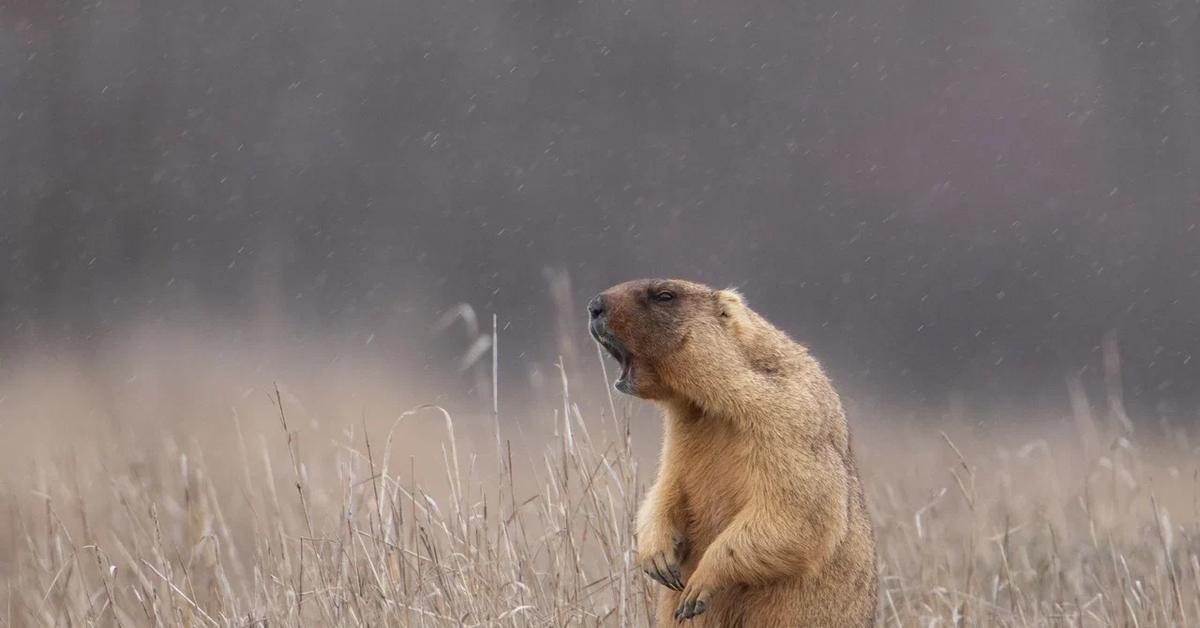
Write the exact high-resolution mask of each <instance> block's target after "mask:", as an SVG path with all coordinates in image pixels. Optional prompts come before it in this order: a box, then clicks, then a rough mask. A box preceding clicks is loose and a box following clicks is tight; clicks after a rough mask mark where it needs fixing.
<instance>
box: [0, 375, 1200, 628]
mask: <svg viewBox="0 0 1200 628" xmlns="http://www.w3.org/2000/svg"><path fill="white" fill-rule="evenodd" d="M268 382H269V379H268ZM572 383H573V384H574V382H572ZM268 385H269V384H268ZM263 392H264V391H262V390H261V389H259V390H257V391H256V392H255V398H256V399H258V400H259V402H261V403H260V404H259V405H258V406H255V408H253V409H251V410H250V411H246V410H243V411H242V412H239V413H237V414H236V415H234V416H229V415H228V413H226V415H224V416H214V417H211V418H210V419H209V420H208V422H207V425H206V426H205V430H200V429H198V428H197V427H196V425H195V423H193V422H184V423H182V424H180V423H179V422H170V421H158V422H154V423H150V422H145V423H139V424H138V425H139V427H138V428H136V429H125V428H122V427H120V424H117V425H116V426H115V427H112V428H106V427H103V426H100V427H93V428H92V430H91V432H90V433H88V434H87V435H86V442H83V443H81V442H79V441H78V440H77V439H72V438H71V437H70V435H69V434H66V433H59V434H57V435H56V436H57V438H50V439H48V442H49V443H50V444H51V445H53V444H54V443H55V442H60V443H67V444H68V445H63V446H62V447H60V448H58V450H57V451H55V450H53V449H47V450H42V449H36V450H35V449H26V450H24V451H20V452H17V451H12V452H9V455H8V458H9V460H10V461H12V460H17V459H19V460H23V461H24V462H23V463H22V464H21V465H10V466H11V467H12V468H11V469H10V470H9V471H8V472H7V473H6V475H5V477H4V480H3V484H0V505H2V506H3V508H4V509H5V511H6V513H7V517H6V519H7V523H6V524H0V577H3V578H4V585H3V587H0V626H3V627H5V628H24V627H27V626H28V627H32V626H90V625H99V626H125V627H130V626H146V625H170V626H188V627H197V628H198V627H203V626H263V627H264V628H265V627H267V626H271V627H275V626H299V625H309V626H312V625H319V626H383V625H389V626H394V625H402V626H599V625H604V626H609V625H611V626H646V625H648V620H647V615H648V613H647V611H648V600H649V596H650V595H651V594H652V593H653V587H652V585H651V583H650V581H649V580H648V579H647V578H645V577H643V576H642V575H641V574H640V572H639V571H638V570H637V569H636V568H635V567H634V566H633V564H632V554H631V551H630V550H631V548H632V547H633V545H634V538H633V528H632V523H631V513H632V512H633V511H634V509H635V508H636V506H637V504H638V501H639V498H640V496H641V494H642V491H643V490H644V488H645V486H646V485H647V484H648V482H650V481H651V480H652V477H653V462H652V461H653V457H652V456H653V453H654V451H655V449H656V448H657V439H656V437H655V436H656V432H655V431H654V430H656V429H657V426H656V424H655V423H654V422H652V421H649V420H647V418H648V417H649V416H650V414H649V412H647V411H646V410H644V409H641V410H638V411H637V412H640V413H641V416H633V417H631V416H630V411H629V410H628V409H626V408H623V407H621V406H620V405H618V404H620V403H622V402H621V400H619V399H618V400H615V401H614V402H611V403H610V402H609V401H608V400H607V399H605V398H603V397H601V401H600V402H599V403H595V404H583V405H584V407H583V408H579V407H576V406H575V405H573V404H572V402H571V398H570V396H569V395H566V394H564V395H563V396H562V401H561V406H560V410H559V411H558V412H557V413H554V414H553V415H552V416H537V417H522V418H521V420H520V421H519V422H517V423H506V424H505V427H504V430H503V432H504V433H503V436H502V438H503V440H502V441H500V442H499V443H497V442H496V438H495V436H494V434H495V427H494V426H493V424H491V423H490V417H487V416H486V415H485V417H484V418H483V419H482V420H480V419H477V418H472V419H470V420H466V419H464V420H462V421H460V422H459V423H455V420H454V417H451V416H450V415H449V414H448V413H445V412H443V411H441V410H440V409H439V408H437V407H423V408H419V409H417V410H414V411H412V413H408V414H404V415H402V416H401V417H400V418H399V419H397V420H394V421H389V422H388V423H387V424H382V425H381V424H378V423H373V422H371V421H367V420H363V419H355V418H353V417H346V418H345V419H344V420H339V421H337V423H338V425H337V429H338V431H337V432H335V433H332V434H330V433H328V432H326V431H323V430H328V429H329V426H328V425H326V426H325V427H324V428H317V427H314V426H313V424H311V422H310V421H307V420H304V421H302V420H300V419H299V418H297V417H299V416H301V409H300V408H302V406H301V405H300V404H299V402H298V401H289V400H288V397H287V396H286V395H284V394H281V393H278V392H277V391H275V390H274V389H269V390H268V391H266V392H269V395H265V394H262V393H263ZM1076 400H1077V402H1080V403H1079V405H1077V409H1076V413H1075V416H1073V417H1065V418H1063V419H1062V420H1060V421H1039V422H1036V423H1032V422H1026V423H1027V425H1025V427H1022V428H1014V427H1012V423H1011V422H1007V421H1006V422H1004V425H1006V426H1007V427H1002V428H995V429H991V428H988V427H985V426H981V425H979V424H967V423H965V422H963V421H961V420H950V421H943V422H942V423H941V424H939V425H932V424H923V423H920V422H913V421H900V420H898V419H897V420H896V421H895V422H893V423H888V422H885V421H871V420H867V419H859V420H858V422H857V423H856V439H857V442H856V446H857V447H858V449H859V451H860V454H859V455H860V457H861V460H860V463H861V466H862V467H863V470H864V473H865V474H866V476H867V477H866V479H867V482H868V485H869V487H870V495H869V497H870V501H871V505H872V508H873V511H874V518H875V522H876V524H877V528H878V535H879V541H880V563H881V570H882V573H883V574H884V588H885V591H884V595H883V600H882V602H881V606H880V612H879V616H880V625H881V626H912V627H920V628H927V627H932V626H960V625H961V626H1014V627H1020V628H1026V627H1035V626H1036V627H1042V626H1089V627H1091V626H1095V627H1100V626H1105V627H1107V626H1133V627H1139V628H1151V627H1165V626H1196V625H1200V623H1198V620H1200V559H1198V555H1200V542H1198V541H1197V535H1198V534H1200V516H1198V514H1197V505H1196V476H1197V467H1196V460H1197V458H1196V455H1195V452H1194V451H1193V450H1192V447H1191V445H1190V444H1189V443H1188V441H1187V439H1186V436H1185V435H1184V434H1183V433H1182V432H1181V431H1179V430H1170V429H1166V428H1163V429H1158V430H1156V432H1157V433H1156V434H1154V435H1153V436H1151V435H1147V434H1143V433H1142V432H1138V433H1137V434H1127V433H1120V434H1118V433H1117V432H1115V431H1113V429H1112V428H1110V429H1105V428H1101V427H1099V426H1098V425H1097V422H1096V421H1094V420H1093V419H1092V417H1091V415H1090V411H1089V409H1088V408H1087V406H1086V404H1085V403H1083V402H1082V400H1080V399H1078V398H1077V399H1076ZM2 408H3V406H0V409H2ZM884 418H887V417H884ZM6 420H8V421H12V420H14V419H13V417H11V416H9V417H8V418H7V419H6ZM327 423H328V421H327ZM468 424H469V425H468ZM537 425H541V426H543V427H542V429H538V428H537V427H536V426H537ZM189 426H190V427H189ZM435 428H436V429H437V430H438V432H439V434H437V435H436V436H435V435H433V434H432V433H431V432H430V430H431V429H435ZM1140 429H1144V428H1140ZM466 432H472V433H473V435H472V436H471V439H472V442H473V444H468V443H467V436H466ZM535 432H536V433H537V437H536V438H535V436H534V433H535ZM72 443H73V444H72ZM9 444H10V445H12V444H13V443H9ZM20 446H22V447H23V445H20ZM497 450H499V451H498V452H497ZM401 452H405V453H407V455H405V453H401ZM18 453H20V454H21V455H19V456H18ZM497 453H499V455H497ZM435 467H436V468H437V469H439V471H438V472H437V473H436V474H435V473H433V472H431V471H430V469H431V468H435Z"/></svg>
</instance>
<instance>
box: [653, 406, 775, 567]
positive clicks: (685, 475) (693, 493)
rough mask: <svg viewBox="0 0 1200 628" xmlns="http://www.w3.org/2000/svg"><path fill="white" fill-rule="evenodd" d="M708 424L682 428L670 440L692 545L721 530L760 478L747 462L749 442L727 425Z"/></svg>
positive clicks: (747, 497)
mask: <svg viewBox="0 0 1200 628" xmlns="http://www.w3.org/2000/svg"><path fill="white" fill-rule="evenodd" d="M710 427H711V429H691V430H683V431H682V432H683V433H680V434H678V435H677V436H678V437H677V439H676V440H675V442H674V443H673V445H674V447H673V449H674V451H673V452H672V454H673V455H672V458H673V459H674V460H673V462H674V463H675V464H677V465H679V466H678V467H677V468H678V469H679V470H680V474H679V476H680V479H681V484H682V488H683V491H684V495H685V500H684V501H685V503H686V504H687V510H688V522H689V525H688V531H687V535H688V537H689V541H691V542H692V544H693V545H703V546H706V545H708V543H710V542H711V541H712V539H713V538H715V537H716V535H717V534H719V533H720V532H721V530H724V529H725V527H726V526H728V525H729V523H730V522H731V521H732V520H733V518H734V516H736V515H737V514H738V513H739V512H741V510H742V508H744V507H745V506H746V503H747V502H748V501H749V496H750V494H751V493H752V491H753V489H754V483H755V482H756V481H760V480H759V479H758V478H756V477H755V474H754V472H753V471H752V470H751V468H750V466H749V462H750V455H749V454H750V447H749V444H748V443H746V442H744V440H743V439H742V438H740V437H739V435H738V434H737V433H736V432H734V431H733V430H732V429H731V428H728V427H725V426H720V425H713V426H710Z"/></svg>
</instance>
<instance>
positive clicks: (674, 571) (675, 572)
mask: <svg viewBox="0 0 1200 628" xmlns="http://www.w3.org/2000/svg"><path fill="white" fill-rule="evenodd" d="M683 550H684V542H683V539H682V538H680V537H679V536H678V535H676V536H674V537H672V539H671V545H670V547H668V548H667V549H653V547H651V548H648V549H647V551H645V552H639V560H640V562H641V563H642V570H643V571H645V572H646V575H648V576H650V577H651V578H653V579H654V580H656V581H658V583H659V584H662V585H663V586H665V587H667V588H669V589H674V590H675V591H683V576H682V575H681V574H680V571H679V564H680V563H681V562H682V561H683V558H684V551H683Z"/></svg>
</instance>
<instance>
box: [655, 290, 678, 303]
mask: <svg viewBox="0 0 1200 628" xmlns="http://www.w3.org/2000/svg"><path fill="white" fill-rule="evenodd" d="M653 298H654V300H655V301H658V302H659V303H666V302H667V301H670V300H671V299H674V298H675V295H674V294H673V293H671V292H668V291H666V290H663V291H662V292H655V293H654V297H653Z"/></svg>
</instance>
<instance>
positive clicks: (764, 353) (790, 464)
mask: <svg viewBox="0 0 1200 628" xmlns="http://www.w3.org/2000/svg"><path fill="white" fill-rule="evenodd" d="M589 311H590V314H591V332H592V335H593V337H595V338H596V339H597V341H599V342H600V343H601V344H602V345H603V346H605V348H607V349H608V350H609V353H610V354H612V355H613V357H615V358H617V359H618V360H619V361H621V363H622V365H623V372H622V376H621V379H620V380H618V382H617V388H618V389H619V390H621V391H622V392H626V393H628V394H633V395H635V396H638V397H641V398H643V399H649V400H653V401H655V402H657V403H659V404H660V405H661V406H662V407H663V408H664V409H665V411H666V412H665V426H664V438H663V448H662V457H661V460H660V463H659V473H658V479H657V481H656V482H655V484H654V486H653V487H652V488H651V489H650V492H649V495H648V496H647V498H646V501H645V503H644V504H643V505H642V507H641V510H640V511H639V512H638V527H637V545H638V558H639V560H640V561H641V563H642V567H643V568H644V569H645V570H646V572H647V573H648V574H650V575H651V577H653V578H654V579H655V580H657V581H658V582H659V583H660V584H661V585H662V586H661V588H660V592H659V597H658V608H657V625H658V626H660V627H661V626H668V625H673V624H675V623H676V622H677V621H687V622H689V623H690V624H691V625H692V626H693V627H695V628H717V627H720V628H730V627H734V626H737V627H745V628H758V627H761V628H775V627H778V628H787V627H797V628H799V627H804V628H872V627H873V626H874V625H875V616H876V609H877V603H878V597H879V593H878V590H879V577H878V572H877V569H876V559H875V541H874V534H873V530H872V526H871V521H870V518H869V515H868V513H867V504H866V499H865V497H864V494H863V489H862V485H861V482H860V480H859V476H858V469H857V466H856V463H855V460H854V455H853V452H852V450H851V447H850V434H849V428H848V426H847V424H846V417H845V414H844V412H843V410H842V404H841V401H840V399H839V397H838V394H837V392H836V391H835V390H834V388H833V386H832V384H831V383H830V381H829V379H828V377H826V375H825V372H824V370H823V369H822V368H821V366H820V365H819V364H818V363H817V361H816V360H815V359H814V358H813V357H812V356H811V355H809V353H808V351H807V350H806V349H805V348H804V347H802V346H801V345H799V344H797V343H796V342H793V341H792V340H791V339H790V338H789V337H788V336H787V334H785V333H784V332H782V331H780V330H779V329H777V328H775V327H774V326H773V325H771V324H770V323H769V322H767V321H766V320H765V319H763V318H762V317H761V316H759V315H758V314H757V313H755V312H754V311H753V310H751V309H750V308H749V307H747V306H746V304H745V302H744V301H743V299H742V297H741V296H740V295H739V294H738V293H737V292H735V291H732V290H714V289H712V288H709V287H707V286H704V285H700V284H695V283H691V282H686V281H679V280H659V279H648V280H640V281H633V282H628V283H624V284H621V285H618V286H615V287H613V288H610V289H609V290H607V291H605V292H604V293H602V294H601V295H600V296H598V297H596V299H594V300H593V301H592V303H591V304H590V305H589ZM626 365H628V368H624V367H625V366H626Z"/></svg>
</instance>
